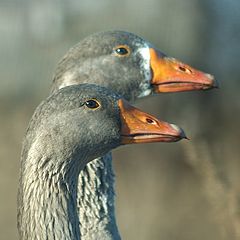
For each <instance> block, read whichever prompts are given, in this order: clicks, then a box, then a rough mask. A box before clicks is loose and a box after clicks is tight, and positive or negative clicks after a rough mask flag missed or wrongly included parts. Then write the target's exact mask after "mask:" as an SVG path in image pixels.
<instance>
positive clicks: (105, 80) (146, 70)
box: [52, 31, 216, 100]
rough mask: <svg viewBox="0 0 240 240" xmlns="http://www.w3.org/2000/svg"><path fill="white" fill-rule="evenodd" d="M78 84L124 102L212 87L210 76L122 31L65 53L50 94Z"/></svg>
mask: <svg viewBox="0 0 240 240" xmlns="http://www.w3.org/2000/svg"><path fill="white" fill-rule="evenodd" d="M80 83H93V84H97V85H100V86H105V87H108V88H110V89H112V90H113V91H114V92H117V93H119V94H121V95H122V96H124V97H125V98H126V99H127V100H134V99H136V98H140V97H145V96H148V95H150V94H152V93H161V92H180V91H192V90H205V89H211V88H213V87H216V81H215V80H214V78H213V76H212V75H210V74H205V73H203V72H201V71H198V70H196V69H194V68H193V67H191V66H189V65H187V64H185V63H182V62H180V61H178V60H176V59H174V58H170V57H168V56H166V55H165V54H164V53H162V52H161V51H159V50H158V49H156V48H155V47H154V46H153V45H152V44H150V43H149V42H147V41H145V40H144V39H142V38H140V37H139V36H137V35H135V34H133V33H129V32H124V31H107V32H101V33H96V34H93V35H91V36H89V37H87V38H85V39H84V40H82V41H81V42H80V43H78V44H77V45H76V46H74V47H73V48H71V49H70V50H69V51H68V52H67V53H66V55H65V56H64V57H63V59H62V60H61V61H60V62H59V64H58V66H57V69H56V72H55V76H54V81H53V88H52V90H53V91H55V90H56V89H59V88H63V87H65V86H69V85H73V84H80Z"/></svg>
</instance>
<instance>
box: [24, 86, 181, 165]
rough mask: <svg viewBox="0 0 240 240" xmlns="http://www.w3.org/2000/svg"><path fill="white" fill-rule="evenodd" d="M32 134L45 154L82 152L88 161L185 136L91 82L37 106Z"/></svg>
mask: <svg viewBox="0 0 240 240" xmlns="http://www.w3.org/2000/svg"><path fill="white" fill-rule="evenodd" d="M33 130H34V131H33ZM28 132H31V133H34V134H35V136H34V137H33V138H34V139H35V140H36V139H37V138H39V137H41V138H42V139H44V146H42V147H43V148H46V151H48V149H49V146H51V147H50V148H51V149H50V151H51V152H54V153H59V154H60V155H62V156H65V157H62V158H61V159H68V156H76V157H78V155H79V152H80V153H81V154H82V156H85V157H86V158H87V162H88V161H89V160H92V159H94V158H95V157H98V156H101V155H104V154H105V153H107V152H108V151H110V150H111V149H113V148H116V147H117V146H119V145H123V144H130V143H148V142H175V141H178V140H181V139H182V138H185V134H184V132H183V130H182V129H181V128H179V127H177V126H176V125H173V124H169V123H166V122H164V121H161V120H158V119H157V118H155V117H153V116H151V115H150V114H147V113H145V112H142V111H141V110H139V109H137V108H135V107H133V106H131V105H130V104H129V103H128V102H127V101H126V100H124V99H123V98H122V97H121V96H119V95H118V94H115V93H113V92H111V91H110V90H108V89H106V88H104V87H100V86H97V85H93V84H81V85H73V86H69V87H65V88H62V89H60V90H58V91H56V92H55V93H54V94H52V95H51V96H50V97H49V98H48V99H47V100H46V101H44V102H43V103H42V104H41V105H40V106H39V107H38V109H37V110H36V113H35V114H34V116H33V121H32V123H31V125H30V127H29V131H28ZM31 136H32V134H31ZM32 141H33V140H32ZM52 148H53V149H52ZM59 159H60V158H59ZM84 164H86V162H84Z"/></svg>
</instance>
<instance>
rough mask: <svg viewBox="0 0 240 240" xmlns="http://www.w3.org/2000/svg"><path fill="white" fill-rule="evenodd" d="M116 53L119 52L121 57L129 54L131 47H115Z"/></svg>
mask: <svg viewBox="0 0 240 240" xmlns="http://www.w3.org/2000/svg"><path fill="white" fill-rule="evenodd" d="M114 52H115V54H117V55H118V56H120V57H124V56H128V55H129V54H130V49H129V47H128V46H124V45H123V46H122V45H121V46H117V47H116V48H115V49H114Z"/></svg>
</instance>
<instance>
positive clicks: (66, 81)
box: [59, 72, 76, 89]
mask: <svg viewBox="0 0 240 240" xmlns="http://www.w3.org/2000/svg"><path fill="white" fill-rule="evenodd" d="M62 78H63V81H62V84H61V85H60V86H59V89H61V88H64V87H67V86H71V85H74V84H76V83H75V82H74V81H73V79H74V73H71V72H66V73H65V74H64V75H63V77H62Z"/></svg>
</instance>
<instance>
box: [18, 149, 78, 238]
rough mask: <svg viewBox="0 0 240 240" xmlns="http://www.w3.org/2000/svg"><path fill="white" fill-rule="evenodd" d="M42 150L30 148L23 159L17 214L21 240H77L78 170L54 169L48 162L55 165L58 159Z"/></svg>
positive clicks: (75, 168)
mask: <svg viewBox="0 0 240 240" xmlns="http://www.w3.org/2000/svg"><path fill="white" fill-rule="evenodd" d="M41 150H43V149H41V146H40V147H39V148H34V146H33V147H32V148H31V149H30V150H29V151H28V154H27V157H26V159H24V158H23V159H22V169H21V174H22V175H21V179H20V189H19V212H18V228H19V233H20V239H22V240H32V239H36V240H38V239H39V240H43V239H48V240H53V239H54V240H55V239H66V240H80V231H79V219H78V215H77V206H76V198H77V180H78V179H77V178H78V175H79V172H80V168H77V167H76V166H69V165H68V166H67V165H66V166H64V165H62V166H60V167H59V169H56V168H55V166H54V165H51V162H52V163H55V162H57V161H58V160H59V158H58V159H57V157H56V159H53V154H52V156H51V154H50V155H49V154H46V152H43V151H41ZM43 153H44V154H43ZM55 160H56V161H55ZM66 162H68V161H66Z"/></svg>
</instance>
